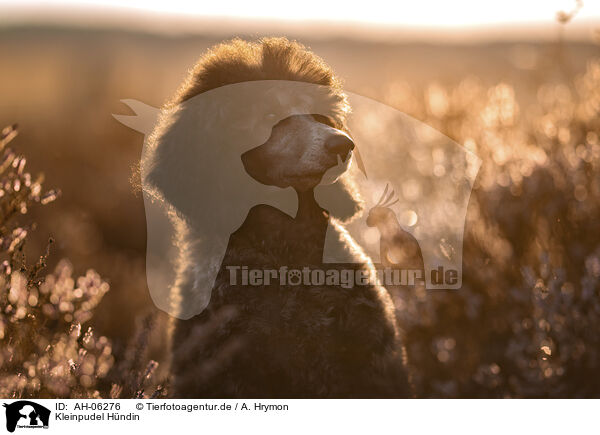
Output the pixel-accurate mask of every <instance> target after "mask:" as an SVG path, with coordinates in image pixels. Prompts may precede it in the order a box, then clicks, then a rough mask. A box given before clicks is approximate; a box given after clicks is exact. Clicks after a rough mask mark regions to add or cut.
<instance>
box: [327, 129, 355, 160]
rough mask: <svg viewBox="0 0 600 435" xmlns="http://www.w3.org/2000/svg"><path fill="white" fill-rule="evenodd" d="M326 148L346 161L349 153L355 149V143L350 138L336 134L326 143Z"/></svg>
mask: <svg viewBox="0 0 600 435" xmlns="http://www.w3.org/2000/svg"><path fill="white" fill-rule="evenodd" d="M325 148H326V149H327V151H329V152H330V153H332V154H334V155H335V154H339V155H340V156H341V157H343V158H344V160H346V157H348V153H349V152H350V151H352V150H353V149H354V142H352V139H350V138H349V137H348V136H346V135H343V134H336V135H334V136H331V137H330V138H329V139H327V140H326V141H325Z"/></svg>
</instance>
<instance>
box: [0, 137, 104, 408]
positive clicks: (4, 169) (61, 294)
mask: <svg viewBox="0 0 600 435" xmlns="http://www.w3.org/2000/svg"><path fill="white" fill-rule="evenodd" d="M16 135H17V130H16V128H15V127H7V128H5V129H4V130H2V133H1V135H0V153H2V163H1V164H0V253H1V255H2V257H3V261H2V270H1V274H0V396H1V397H11V398H21V397H84V398H89V397H100V392H99V390H98V383H99V381H100V380H101V379H103V378H105V377H106V376H107V374H108V373H109V370H110V369H111V367H112V366H113V363H114V358H113V355H112V348H111V343H110V341H109V340H108V339H107V338H106V337H103V336H97V335H96V334H95V333H94V331H93V329H92V328H91V327H90V326H88V322H89V320H90V319H91V317H92V315H93V311H94V308H95V307H96V306H97V305H98V303H99V302H100V301H101V299H102V297H103V296H104V295H105V293H106V292H107V291H108V289H109V286H108V284H107V283H106V282H105V281H103V280H102V278H101V277H100V276H99V275H98V274H97V273H96V272H94V271H93V270H88V271H87V272H86V274H85V275H84V276H81V277H78V278H75V277H74V276H73V267H72V265H71V264H70V263H69V262H68V261H66V260H63V261H60V262H59V263H58V265H57V266H56V268H55V270H54V271H53V272H52V273H50V274H47V275H46V276H42V272H43V270H44V268H45V265H46V260H47V257H48V250H47V252H46V253H45V254H44V255H42V256H40V258H39V260H38V261H37V263H35V264H33V265H32V264H29V263H28V262H27V259H26V257H25V253H24V245H25V242H26V241H27V235H28V233H29V231H31V229H32V225H23V224H22V223H21V221H22V220H23V216H24V215H26V214H27V211H28V209H29V208H30V207H32V206H34V205H45V204H48V203H49V202H51V201H53V200H54V199H55V198H56V197H57V196H58V192H57V191H53V190H50V191H44V190H43V188H42V181H43V180H42V177H41V176H39V177H37V178H33V177H32V176H31V174H30V173H28V172H26V171H25V158H24V157H21V156H19V155H17V154H16V152H15V151H14V150H13V149H12V148H11V147H9V146H8V145H9V143H10V142H11V140H12V139H13V138H14V137H15V136H16Z"/></svg>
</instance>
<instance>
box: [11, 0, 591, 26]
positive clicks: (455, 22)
mask: <svg viewBox="0 0 600 435" xmlns="http://www.w3.org/2000/svg"><path fill="white" fill-rule="evenodd" d="M0 5H10V6H16V7H24V6H29V7H34V6H35V7H43V6H52V7H64V8H65V9H67V8H69V7H72V6H88V7H103V8H104V7H112V8H123V9H134V10H143V11H147V12H156V13H166V14H174V15H186V16H188V17H190V16H196V17H231V18H250V19H279V20H282V19H283V20H316V21H338V22H360V23H370V24H373V23H376V24H383V25H404V26H419V27H457V26H474V25H489V24H502V23H526V22H548V21H553V20H554V19H555V17H556V13H557V12H558V11H561V10H562V11H565V12H569V11H571V10H573V9H574V8H575V5H576V2H575V0H544V1H523V0H503V1H497V2H482V1H480V0H454V1H433V0H421V1H418V2H410V3H408V2H403V3H401V2H396V3H392V2H385V1H381V0H371V1H369V2H355V3H353V2H344V3H343V4H342V3H341V2H339V3H338V2H324V1H319V0H303V1H302V2H282V1H272V0H270V1H262V2H256V1H253V2H249V1H245V0H227V1H210V2H197V3H196V2H190V1H188V0H170V1H168V2H165V1H159V0H106V1H102V2H99V1H89V0H83V1H76V0H63V1H48V0H46V1H43V0H42V1H40V0H37V1H36V0H12V1H5V0H0ZM599 17H600V2H598V1H586V2H584V7H583V8H582V9H581V11H580V13H579V14H578V18H579V19H582V18H583V19H597V18H599Z"/></svg>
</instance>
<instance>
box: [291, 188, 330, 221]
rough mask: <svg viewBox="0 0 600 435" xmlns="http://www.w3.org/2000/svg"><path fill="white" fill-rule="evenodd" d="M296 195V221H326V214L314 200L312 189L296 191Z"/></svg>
mask: <svg viewBox="0 0 600 435" xmlns="http://www.w3.org/2000/svg"><path fill="white" fill-rule="evenodd" d="M296 194H297V195H298V212H297V213H296V218H295V219H296V221H314V220H324V219H327V217H326V216H327V213H326V212H325V210H323V209H322V208H321V207H320V206H319V204H318V203H317V201H316V200H315V192H314V189H308V190H305V191H299V190H296Z"/></svg>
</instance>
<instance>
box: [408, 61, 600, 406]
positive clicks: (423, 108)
mask: <svg viewBox="0 0 600 435" xmlns="http://www.w3.org/2000/svg"><path fill="white" fill-rule="evenodd" d="M599 89H600V62H598V61H593V62H590V63H589V65H588V67H587V69H586V71H585V73H583V74H582V75H581V76H578V77H575V78H572V80H570V81H565V80H561V81H551V80H548V81H546V82H543V83H541V84H540V85H539V86H538V87H537V93H536V94H535V99H534V100H533V101H532V102H530V104H529V105H527V106H526V107H520V105H519V104H518V103H517V99H516V95H515V89H514V87H513V86H512V85H511V84H510V83H500V84H498V85H495V86H492V87H490V88H486V87H484V86H483V85H481V83H480V82H478V81H477V80H475V79H472V78H470V79H467V80H464V81H463V82H462V83H460V84H459V85H458V86H456V87H454V88H445V87H442V86H440V85H431V86H429V87H428V88H427V89H425V90H424V92H423V93H422V95H418V93H416V92H414V93H413V99H412V100H411V102H410V104H408V107H409V109H410V111H412V113H411V114H413V116H416V117H418V118H420V119H423V120H425V121H426V122H427V123H428V124H430V125H432V126H434V127H436V128H438V129H439V130H441V131H443V132H444V133H445V134H447V135H448V136H450V137H452V138H453V139H454V140H456V141H457V142H459V143H461V144H463V145H464V146H465V147H466V148H468V149H470V150H472V151H474V152H475V153H476V154H477V155H478V156H479V157H481V158H482V160H483V165H482V168H481V170H480V173H479V175H478V178H477V181H476V184H475V187H474V189H473V192H472V196H471V201H470V205H469V211H468V216H467V223H466V226H465V229H466V233H465V241H464V254H463V267H464V268H463V288H462V289H461V290H460V291H448V292H424V291H417V292H414V293H412V294H408V295H407V294H403V295H401V304H400V310H399V318H400V320H401V323H402V325H401V326H402V328H403V330H404V331H405V336H406V342H407V347H408V355H409V358H410V362H411V366H412V369H413V372H414V380H415V384H416V387H417V390H418V393H419V395H420V396H425V397H598V396H599V395H600V383H599V382H598V380H597V377H596V376H595V373H596V371H597V369H598V367H600V352H599V351H598V349H600V339H599V338H598V334H597V332H598V331H599V330H600V257H599V252H600V227H599V226H598V220H597V219H598V216H599V215H600V139H599V132H600V121H599V117H598V115H599V111H600V93H599V91H598V90H599ZM441 164H443V165H445V169H446V170H451V162H450V161H443V159H442V162H441Z"/></svg>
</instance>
